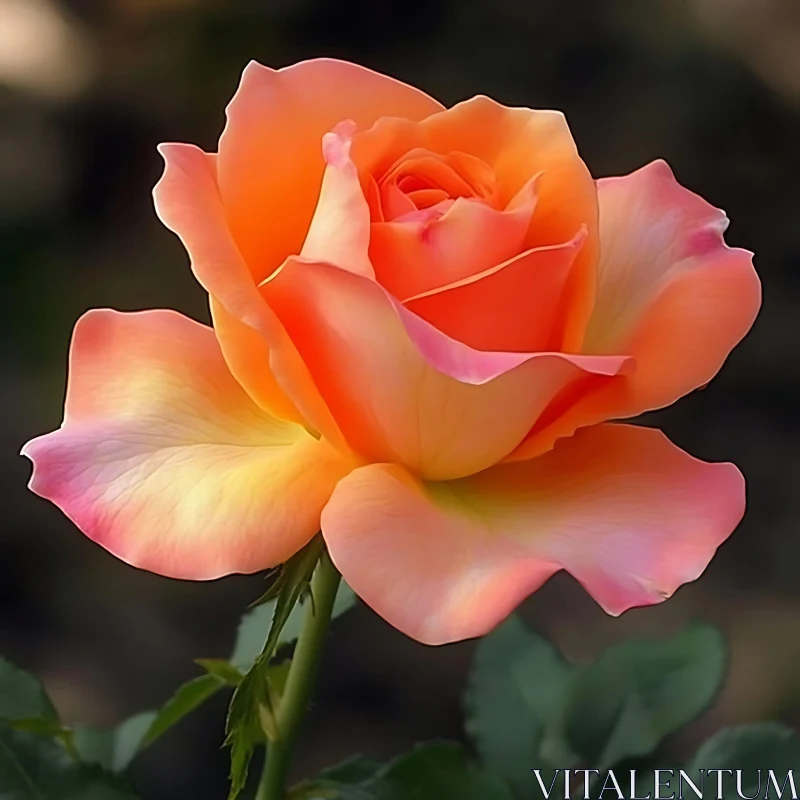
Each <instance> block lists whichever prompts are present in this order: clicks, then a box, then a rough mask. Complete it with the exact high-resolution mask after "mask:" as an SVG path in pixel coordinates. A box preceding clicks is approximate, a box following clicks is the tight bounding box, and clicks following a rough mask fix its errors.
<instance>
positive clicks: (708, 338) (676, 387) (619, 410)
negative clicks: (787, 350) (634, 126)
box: [514, 161, 761, 458]
mask: <svg viewBox="0 0 800 800" xmlns="http://www.w3.org/2000/svg"><path fill="white" fill-rule="evenodd" d="M599 197H600V209H601V211H600V226H601V240H602V255H601V261H600V272H599V284H598V291H597V304H596V307H595V312H594V314H593V315H592V319H591V320H590V323H589V326H588V328H587V338H586V343H585V347H584V352H589V353H596V354H600V353H615V352H616V353H628V354H630V355H631V356H633V357H634V358H635V359H636V371H635V372H632V373H631V374H630V375H627V376H625V377H624V378H619V379H618V380H616V381H615V382H613V383H612V384H607V385H605V386H599V385H593V384H587V385H585V386H584V387H583V391H581V392H577V393H575V394H573V395H572V396H565V397H562V398H560V399H559V403H558V404H557V406H556V407H554V408H552V409H551V411H550V412H549V413H548V415H547V416H545V417H544V418H543V419H542V420H541V421H540V424H539V426H538V428H537V429H535V430H534V431H533V433H532V435H531V436H530V437H529V439H528V441H527V442H526V443H525V444H523V446H522V447H521V448H520V449H519V451H518V452H517V453H516V454H515V456H514V457H516V458H528V457H531V456H533V455H536V454H537V453H539V452H542V451H544V450H546V449H548V448H549V447H550V446H552V443H553V442H554V441H555V439H557V438H558V437H559V436H567V435H569V434H571V433H572V432H573V431H574V430H575V429H576V428H578V427H580V426H583V425H590V424H594V423H596V422H598V421H601V420H606V419H611V418H622V417H631V416H636V415H638V414H641V413H642V412H644V411H648V410H651V409H655V408H661V407H662V406H666V405H669V404H670V403H673V402H675V400H677V399H678V398H680V397H682V396H683V395H685V394H687V393H688V392H691V391H692V390H693V389H696V388H698V387H700V386H704V385H705V384H706V383H708V382H709V381H710V380H711V379H712V378H713V377H714V375H716V373H717V372H718V371H719V369H720V367H721V366H722V364H723V362H724V361H725V358H726V357H727V355H728V353H729V352H730V351H731V350H732V349H733V348H734V347H735V346H736V344H738V342H739V341H740V340H741V339H742V338H743V337H744V335H745V334H746V333H747V331H748V330H749V329H750V326H751V325H752V324H753V320H754V319H755V317H756V314H757V313H758V309H759V306H760V304H761V287H760V284H759V280H758V276H757V275H756V272H755V270H754V269H753V263H752V253H749V252H747V251H746V250H740V249H735V248H729V247H727V246H726V245H725V242H724V240H723V238H722V234H723V231H724V230H725V228H726V226H727V222H728V221H727V219H726V218H725V215H724V214H723V212H721V211H719V210H718V209H715V208H713V207H712V206H710V205H709V204H708V203H706V202H705V201H704V200H703V199H702V198H700V197H698V196H697V195H695V194H693V193H692V192H690V191H688V190H686V189H684V188H683V187H681V186H680V185H679V184H678V183H677V182H676V181H675V178H674V177H673V175H672V172H671V171H670V169H669V167H668V166H667V165H666V164H665V163H664V162H663V161H657V162H654V163H653V164H650V165H649V166H647V167H645V168H643V169H641V170H639V171H638V172H634V173H633V174H632V175H629V176H627V177H624V178H612V179H608V180H604V181H600V183H599ZM548 419H549V422H548V421H547V420H548ZM545 423H546V424H545Z"/></svg>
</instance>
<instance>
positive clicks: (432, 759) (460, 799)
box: [369, 742, 513, 800]
mask: <svg viewBox="0 0 800 800" xmlns="http://www.w3.org/2000/svg"><path fill="white" fill-rule="evenodd" d="M369 785H370V786H371V787H372V788H373V791H374V793H375V797H376V798H380V800H512V798H513V795H512V794H511V790H510V789H509V787H508V786H507V785H506V784H505V783H504V782H503V781H502V780H501V779H500V778H499V777H497V776H496V775H491V774H489V773H488V772H484V771H482V770H481V769H479V768H478V767H476V766H475V765H474V764H472V763H470V762H469V761H468V760H467V757H466V755H465V753H464V749H463V748H462V747H461V746H460V745H458V744H454V743H450V742H432V743H430V744H425V745H420V746H418V747H416V748H414V749H413V750H412V751H411V752H410V753H408V755H405V756H401V757H400V758H398V759H396V760H395V761H393V762H392V763H391V764H389V765H388V767H386V768H385V769H384V770H383V771H381V772H380V773H379V774H378V775H376V776H375V777H374V778H373V779H372V780H370V781H369Z"/></svg>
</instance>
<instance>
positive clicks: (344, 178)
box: [300, 121, 375, 278]
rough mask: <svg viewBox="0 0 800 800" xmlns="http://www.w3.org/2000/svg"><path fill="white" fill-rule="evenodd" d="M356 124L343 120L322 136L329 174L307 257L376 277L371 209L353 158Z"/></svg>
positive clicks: (305, 246) (304, 254)
mask: <svg viewBox="0 0 800 800" xmlns="http://www.w3.org/2000/svg"><path fill="white" fill-rule="evenodd" d="M354 129H355V123H353V122H351V121H347V122H342V123H340V124H339V125H337V126H336V127H335V128H334V129H333V130H332V131H330V132H329V133H326V134H325V135H324V136H323V137H322V151H323V154H324V156H325V163H326V165H327V166H326V167H325V175H324V177H323V179H322V189H321V190H320V195H319V202H318V203H317V209H316V211H315V212H314V218H313V219H312V220H311V227H310V228H309V229H308V235H307V236H306V240H305V242H304V243H303V249H302V250H301V252H300V255H301V256H302V257H303V258H309V259H312V260H314V259H322V260H324V261H328V262H329V263H330V264H335V265H336V266H337V267H341V268H342V269H349V270H352V271H353V272H357V273H358V274H359V275H365V276H366V277H368V278H374V277H375V272H374V270H373V269H372V265H371V264H370V261H369V255H368V252H369V229H370V208H369V203H368V202H367V198H366V195H365V194H364V191H363V189H362V188H361V181H360V178H359V175H358V170H357V169H356V168H355V165H354V164H353V162H352V161H351V160H350V144H351V142H352V139H353V131H354Z"/></svg>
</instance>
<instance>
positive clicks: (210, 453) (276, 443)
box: [23, 311, 351, 580]
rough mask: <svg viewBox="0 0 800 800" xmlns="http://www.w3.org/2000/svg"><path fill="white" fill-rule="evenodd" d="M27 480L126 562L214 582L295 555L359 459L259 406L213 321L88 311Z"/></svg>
mask: <svg viewBox="0 0 800 800" xmlns="http://www.w3.org/2000/svg"><path fill="white" fill-rule="evenodd" d="M23 453H24V454H25V455H27V456H28V457H29V458H30V459H31V460H32V461H33V463H34V473H33V477H32V479H31V484H30V487H31V489H32V490H33V491H34V492H36V493H37V494H39V495H41V496H42V497H45V498H47V499H49V500H51V501H52V502H53V503H55V504H56V505H57V506H58V507H59V508H61V509H62V510H63V511H64V513H65V514H66V515H67V516H68V517H69V518H70V519H72V520H73V521H74V522H75V524H76V525H77V526H78V527H79V528H81V530H83V532H84V533H86V535H87V536H89V538H91V539H92V540H94V541H95V542H97V543H98V544H100V545H102V546H103V547H105V548H106V549H107V550H109V551H111V552H112V553H114V555H116V556H118V557H119V558H121V559H123V560H124V561H127V562H128V563H129V564H133V565H134V566H137V567H141V568H143V569H148V570H151V571H153V572H157V573H159V574H162V575H167V576H170V577H175V578H190V579H195V580H205V579H212V578H217V577H219V576H220V575H225V574H228V573H231V572H255V571H257V570H261V569H265V568H266V567H270V566H274V565H276V564H279V563H281V562H283V561H285V560H286V559H287V558H289V557H290V556H291V555H292V554H293V553H295V552H296V551H297V550H298V549H299V548H300V547H302V546H303V545H304V544H305V543H306V542H307V541H308V540H309V539H310V538H311V537H312V536H313V535H314V533H315V532H316V531H317V530H318V526H319V514H320V510H321V509H322V506H323V504H324V503H325V501H326V500H327V499H328V497H329V495H330V492H331V490H332V488H333V486H334V484H335V483H336V481H337V480H338V479H339V478H340V477H341V476H342V475H344V474H346V473H347V471H348V469H349V467H350V466H351V465H350V464H348V463H347V462H345V461H343V460H342V459H341V458H339V457H338V455H336V454H335V452H334V451H333V450H332V448H330V446H329V445H328V444H327V443H325V442H320V441H317V440H315V439H314V438H313V437H312V436H310V435H309V434H308V433H306V431H305V430H304V429H303V428H302V427H301V426H299V425H297V424H295V423H292V422H284V421H281V420H279V419H277V418H275V417H273V416H271V415H269V414H267V413H265V412H264V411H262V410H261V409H259V408H258V407H257V406H256V405H255V404H254V403H253V402H252V401H251V400H250V398H249V397H248V396H247V395H246V394H245V393H244V391H242V389H241V387H240V386H239V384H238V383H236V381H235V380H234V379H233V377H232V376H231V374H230V373H229V371H228V369H227V367H226V365H225V362H224V360H223V358H222V355H221V353H220V351H219V347H218V345H217V342H216V339H215V337H214V334H213V332H212V331H211V329H210V328H206V327H205V326H203V325H200V324H199V323H196V322H194V321H192V320H190V319H187V318H186V317H182V316H181V315H180V314H177V313H176V312H172V311H145V312H139V313H133V314H121V313H118V312H114V311H90V312H89V313H88V314H86V315H85V316H84V317H82V318H81V320H80V321H79V322H78V324H77V326H76V328H75V334H74V337H73V342H72V349H71V354H70V377H69V387H68V390H67V400H66V409H65V415H64V423H63V425H62V427H61V428H60V429H59V430H57V431H55V432H53V433H50V434H47V435H45V436H41V437H39V438H37V439H34V440H32V441H30V442H28V444H27V445H26V446H25V448H24V449H23Z"/></svg>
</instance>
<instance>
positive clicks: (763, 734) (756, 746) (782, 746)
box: [686, 723, 800, 800]
mask: <svg viewBox="0 0 800 800" xmlns="http://www.w3.org/2000/svg"><path fill="white" fill-rule="evenodd" d="M700 769H704V770H709V769H720V770H723V769H726V770H742V775H741V793H742V794H743V795H747V796H749V797H753V796H754V795H756V794H757V795H758V796H759V797H764V793H765V791H766V790H767V788H768V787H769V796H770V797H772V796H775V797H778V796H779V792H778V791H777V790H776V787H775V786H774V784H773V783H772V781H771V778H770V775H769V770H773V773H774V777H775V779H776V780H777V784H778V789H781V788H782V787H783V783H784V781H785V780H786V777H787V775H788V774H789V770H793V774H794V775H795V776H796V777H795V780H796V781H800V738H798V736H797V734H796V733H795V732H794V731H793V730H792V729H791V728H787V727H786V726H784V725H778V724H777V723H761V724H756V725H736V726H734V727H730V728H723V729H722V730H721V731H719V732H718V733H716V734H715V735H714V736H712V737H711V738H710V739H708V740H707V741H706V742H705V744H703V745H702V746H701V747H700V749H699V750H698V751H697V754H696V755H695V757H694V758H693V759H692V761H691V763H690V764H689V766H688V767H687V769H686V771H687V773H688V774H689V776H690V777H691V778H692V779H693V780H695V781H696V780H697V777H698V776H699V770H700ZM759 770H761V775H760V777H759ZM705 780H706V783H708V782H709V781H712V786H713V796H714V797H716V796H717V775H716V774H713V775H707V776H706V778H705ZM722 786H723V797H725V798H726V800H728V799H729V798H738V797H739V796H740V795H739V793H738V791H737V785H736V779H735V777H734V776H733V775H730V776H727V775H723V784H722ZM795 786H797V784H795ZM798 788H800V787H798ZM787 790H788V792H787V793H788V794H789V796H791V784H788V783H787Z"/></svg>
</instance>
